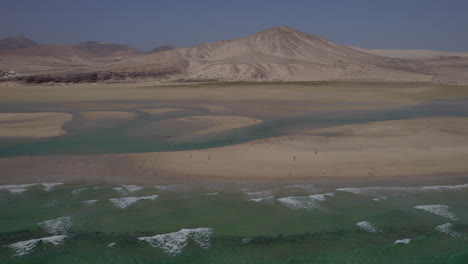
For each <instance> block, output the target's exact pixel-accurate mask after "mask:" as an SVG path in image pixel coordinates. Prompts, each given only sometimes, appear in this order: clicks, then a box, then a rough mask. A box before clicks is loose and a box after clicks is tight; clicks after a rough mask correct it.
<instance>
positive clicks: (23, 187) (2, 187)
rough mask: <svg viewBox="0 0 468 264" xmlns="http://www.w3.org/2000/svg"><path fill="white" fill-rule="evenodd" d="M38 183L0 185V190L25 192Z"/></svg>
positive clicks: (15, 192) (16, 192) (13, 192)
mask: <svg viewBox="0 0 468 264" xmlns="http://www.w3.org/2000/svg"><path fill="white" fill-rule="evenodd" d="M34 185H36V184H35V183H32V184H11V185H0V190H5V191H9V192H10V193H12V194H19V193H23V192H25V191H27V190H28V188H29V187H32V186H34Z"/></svg>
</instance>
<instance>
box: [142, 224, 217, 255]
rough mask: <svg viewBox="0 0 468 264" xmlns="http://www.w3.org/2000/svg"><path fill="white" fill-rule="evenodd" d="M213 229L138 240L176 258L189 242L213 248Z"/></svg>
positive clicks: (183, 231)
mask: <svg viewBox="0 0 468 264" xmlns="http://www.w3.org/2000/svg"><path fill="white" fill-rule="evenodd" d="M212 234H213V229H211V228H206V227H202V228H195V229H181V230H180V231H178V232H172V233H167V234H160V235H155V236H151V237H139V238H138V240H140V241H142V242H147V243H149V244H150V245H151V246H152V247H157V248H161V249H162V250H163V251H164V252H165V253H166V254H168V255H171V256H175V255H178V254H180V253H182V249H184V248H185V247H186V246H187V243H188V241H189V240H193V241H194V242H195V243H196V244H197V245H198V246H200V247H201V248H209V247H210V246H211V243H210V238H211V235H212Z"/></svg>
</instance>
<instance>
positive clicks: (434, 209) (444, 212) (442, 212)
mask: <svg viewBox="0 0 468 264" xmlns="http://www.w3.org/2000/svg"><path fill="white" fill-rule="evenodd" d="M414 208H416V209H418V210H423V211H426V212H429V213H431V214H435V215H438V216H442V217H445V218H449V219H452V220H457V219H458V217H457V216H456V215H455V214H454V213H452V212H450V211H449V207H448V206H447V205H442V204H431V205H418V206H415V207H414Z"/></svg>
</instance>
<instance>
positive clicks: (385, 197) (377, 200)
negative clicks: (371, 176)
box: [372, 196, 388, 203]
mask: <svg viewBox="0 0 468 264" xmlns="http://www.w3.org/2000/svg"><path fill="white" fill-rule="evenodd" d="M385 200H388V197H387V196H382V197H377V198H374V199H372V201H373V202H377V203H380V202H382V201H385Z"/></svg>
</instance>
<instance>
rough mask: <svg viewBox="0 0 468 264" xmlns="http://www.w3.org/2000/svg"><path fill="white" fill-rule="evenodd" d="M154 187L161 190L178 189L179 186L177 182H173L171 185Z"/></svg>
mask: <svg viewBox="0 0 468 264" xmlns="http://www.w3.org/2000/svg"><path fill="white" fill-rule="evenodd" d="M154 188H156V189H158V190H161V191H176V190H177V189H178V188H179V186H178V185H177V184H171V185H156V186H154Z"/></svg>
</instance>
